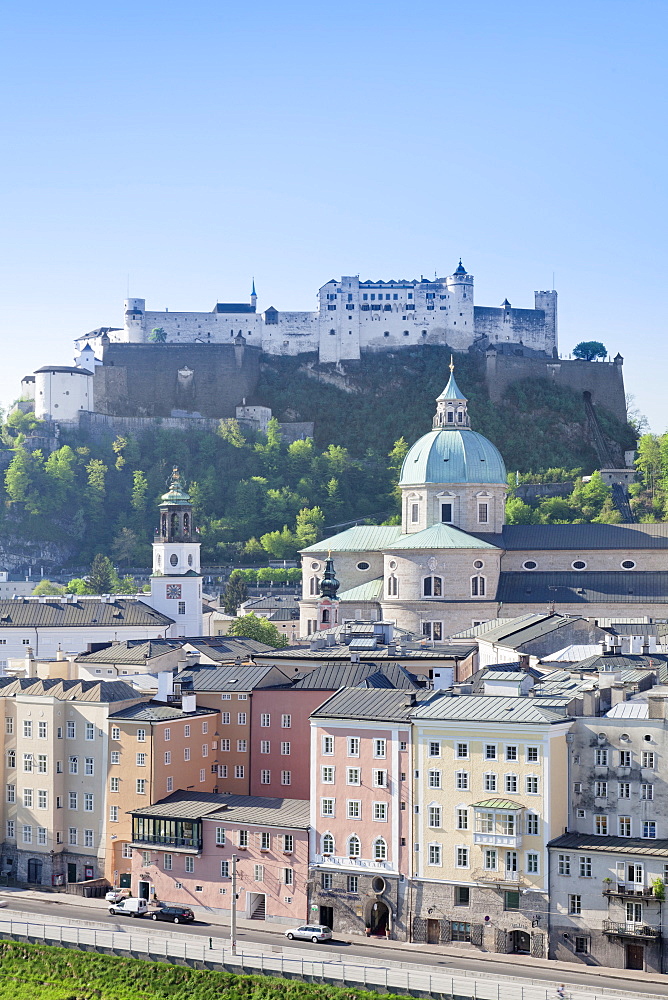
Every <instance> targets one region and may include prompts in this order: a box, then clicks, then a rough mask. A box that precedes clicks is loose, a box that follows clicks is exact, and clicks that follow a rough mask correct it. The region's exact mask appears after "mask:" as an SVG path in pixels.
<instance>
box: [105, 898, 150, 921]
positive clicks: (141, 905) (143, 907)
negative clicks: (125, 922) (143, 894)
mask: <svg viewBox="0 0 668 1000" xmlns="http://www.w3.org/2000/svg"><path fill="white" fill-rule="evenodd" d="M147 911H148V903H147V902H146V900H145V899H138V898H137V897H136V896H133V897H132V898H131V899H120V900H119V901H118V902H117V903H114V905H113V906H110V907H109V912H110V913H124V914H126V915H127V916H129V917H143V916H144V914H145V913H146V912H147Z"/></svg>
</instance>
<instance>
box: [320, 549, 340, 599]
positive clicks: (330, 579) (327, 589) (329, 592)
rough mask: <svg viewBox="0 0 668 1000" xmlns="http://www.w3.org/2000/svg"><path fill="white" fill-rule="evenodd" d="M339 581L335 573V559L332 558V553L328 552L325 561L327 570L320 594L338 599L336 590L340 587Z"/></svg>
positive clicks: (323, 577)
mask: <svg viewBox="0 0 668 1000" xmlns="http://www.w3.org/2000/svg"><path fill="white" fill-rule="evenodd" d="M339 586H340V584H339V581H338V580H337V579H336V576H335V574H334V560H333V559H332V553H331V552H328V553H327V560H326V562H325V572H324V573H323V575H322V581H321V583H320V596H321V597H328V598H329V599H330V600H331V601H338V597H337V596H336V592H337V590H338V589H339Z"/></svg>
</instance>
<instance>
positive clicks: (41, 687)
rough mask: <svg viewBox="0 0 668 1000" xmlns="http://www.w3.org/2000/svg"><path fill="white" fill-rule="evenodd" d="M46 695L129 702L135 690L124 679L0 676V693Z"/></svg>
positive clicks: (5, 695) (61, 697)
mask: <svg viewBox="0 0 668 1000" xmlns="http://www.w3.org/2000/svg"><path fill="white" fill-rule="evenodd" d="M17 694H29V695H37V696H41V695H48V697H49V698H57V699H58V700H59V701H95V702H109V703H111V702H115V701H132V700H133V699H136V698H137V697H138V693H137V691H136V690H135V689H134V688H133V687H131V686H130V685H129V684H127V683H126V682H125V681H98V680H93V681H82V680H67V681H65V680H62V679H61V678H59V677H49V678H44V679H42V678H40V677H0V695H2V696H3V697H5V698H7V697H12V696H13V695H17Z"/></svg>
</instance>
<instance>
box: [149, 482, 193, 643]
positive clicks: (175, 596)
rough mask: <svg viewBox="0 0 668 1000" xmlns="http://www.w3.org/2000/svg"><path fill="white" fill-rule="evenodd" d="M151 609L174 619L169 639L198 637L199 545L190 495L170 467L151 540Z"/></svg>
mask: <svg viewBox="0 0 668 1000" xmlns="http://www.w3.org/2000/svg"><path fill="white" fill-rule="evenodd" d="M150 603H151V607H153V608H155V609H156V611H161V612H162V613H163V614H165V615H169V617H170V618H173V619H174V625H172V626H171V627H170V630H169V634H170V636H192V637H194V636H200V635H202V576H201V572H200V543H199V542H198V541H196V534H195V528H194V526H193V511H192V503H191V502H190V496H189V494H188V493H186V491H185V490H184V488H183V485H182V483H181V477H180V475H179V470H178V469H177V468H174V470H173V471H172V478H171V480H170V483H169V489H168V490H167V492H166V493H165V494H164V495H163V497H162V499H161V501H160V524H159V527H158V528H156V531H155V539H154V540H153V574H152V576H151V601H150Z"/></svg>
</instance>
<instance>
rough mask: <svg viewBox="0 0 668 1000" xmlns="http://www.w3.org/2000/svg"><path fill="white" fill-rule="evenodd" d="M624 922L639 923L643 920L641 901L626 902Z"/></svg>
mask: <svg viewBox="0 0 668 1000" xmlns="http://www.w3.org/2000/svg"><path fill="white" fill-rule="evenodd" d="M626 922H627V923H629V924H641V923H642V922H643V921H642V903H627V904H626Z"/></svg>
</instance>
